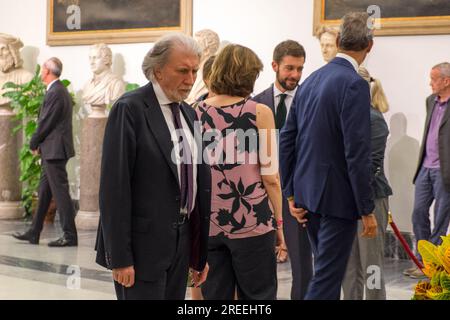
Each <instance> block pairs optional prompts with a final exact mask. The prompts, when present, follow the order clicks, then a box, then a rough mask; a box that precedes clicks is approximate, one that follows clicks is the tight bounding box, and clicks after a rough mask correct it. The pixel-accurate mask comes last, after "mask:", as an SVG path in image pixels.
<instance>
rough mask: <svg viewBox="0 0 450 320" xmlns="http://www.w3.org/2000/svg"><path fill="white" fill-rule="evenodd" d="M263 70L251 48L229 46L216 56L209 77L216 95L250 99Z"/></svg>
mask: <svg viewBox="0 0 450 320" xmlns="http://www.w3.org/2000/svg"><path fill="white" fill-rule="evenodd" d="M262 69H263V64H262V62H261V60H260V59H259V58H258V56H257V55H256V54H255V53H254V52H253V51H252V50H251V49H249V48H247V47H244V46H241V45H238V44H229V45H227V46H226V47H225V48H223V49H222V50H221V51H220V53H219V54H218V55H217V56H216V59H215V60H214V63H213V65H212V70H211V75H210V77H209V81H210V89H211V91H212V92H214V93H215V94H227V95H230V96H238V97H248V96H249V95H250V94H251V93H252V92H253V87H254V85H255V81H256V78H258V76H259V73H260V72H261V70H262Z"/></svg>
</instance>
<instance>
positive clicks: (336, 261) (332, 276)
mask: <svg viewBox="0 0 450 320" xmlns="http://www.w3.org/2000/svg"><path fill="white" fill-rule="evenodd" d="M307 228H308V236H309V240H310V242H311V248H312V250H313V253H314V276H313V278H312V280H311V282H310V283H309V287H308V291H307V292H306V296H305V300H339V299H340V295H341V284H342V280H343V279H344V275H345V270H346V268H347V262H348V259H349V257H350V252H351V250H352V245H353V241H354V239H355V234H356V229H357V220H347V219H340V218H336V217H332V216H326V215H320V214H317V213H310V214H308V222H307Z"/></svg>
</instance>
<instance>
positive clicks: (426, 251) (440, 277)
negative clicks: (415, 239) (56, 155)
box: [412, 235, 450, 300]
mask: <svg viewBox="0 0 450 320" xmlns="http://www.w3.org/2000/svg"><path fill="white" fill-rule="evenodd" d="M441 238H442V243H441V245H439V246H436V245H434V244H432V243H431V242H429V241H426V240H420V241H419V243H418V250H419V253H420V255H421V256H422V259H423V263H424V265H425V267H424V268H423V269H422V271H423V273H424V274H425V275H426V276H427V277H428V279H427V280H425V281H419V283H418V284H417V285H416V287H415V292H414V296H413V298H412V299H413V300H450V235H448V236H445V237H441Z"/></svg>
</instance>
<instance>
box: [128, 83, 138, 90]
mask: <svg viewBox="0 0 450 320" xmlns="http://www.w3.org/2000/svg"><path fill="white" fill-rule="evenodd" d="M137 88H139V85H138V84H137V83H127V85H126V87H125V91H126V92H128V91H133V90H136V89H137Z"/></svg>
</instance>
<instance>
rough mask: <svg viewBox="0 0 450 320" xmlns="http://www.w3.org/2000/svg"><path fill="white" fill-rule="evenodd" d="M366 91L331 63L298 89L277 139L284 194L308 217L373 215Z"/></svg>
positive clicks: (346, 69)
mask: <svg viewBox="0 0 450 320" xmlns="http://www.w3.org/2000/svg"><path fill="white" fill-rule="evenodd" d="M370 108H371V107H370V92H369V86H368V84H367V82H366V81H365V80H363V79H362V78H361V77H360V76H359V75H358V73H357V72H356V71H355V69H354V68H353V67H352V65H351V64H350V63H349V62H348V61H347V60H345V59H343V58H335V59H334V60H332V61H331V62H330V63H328V64H327V65H325V66H324V67H322V68H320V69H319V70H317V71H315V72H314V73H313V74H312V75H311V76H309V77H308V79H306V80H305V81H304V82H303V84H302V85H301V86H300V87H299V88H298V90H297V93H296V95H295V98H294V102H293V104H292V106H291V109H290V111H289V116H288V119H287V121H286V124H285V125H284V127H283V129H282V130H281V134H280V168H281V179H282V185H283V192H284V195H285V196H286V197H287V196H292V195H293V196H294V197H295V202H296V204H297V205H298V206H300V207H304V208H306V209H308V210H309V211H310V212H313V213H320V214H324V215H329V216H333V217H338V218H344V219H357V218H359V216H360V215H367V214H369V213H372V212H373V209H374V203H373V199H372V188H371V161H370V160H371V158H370Z"/></svg>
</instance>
